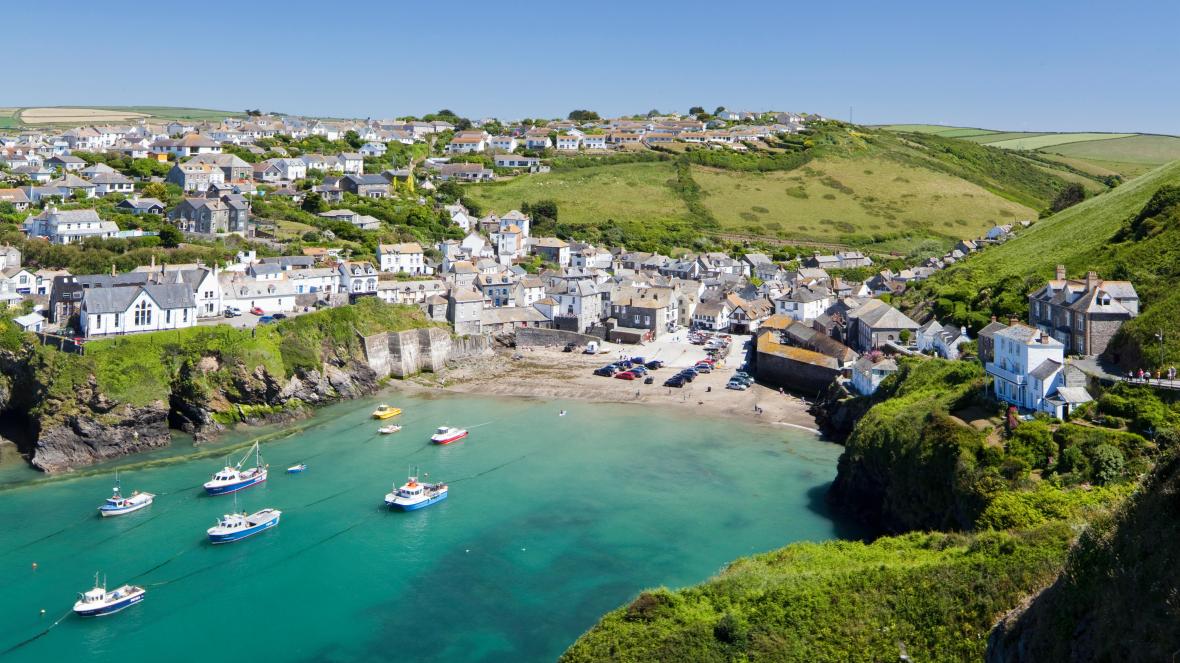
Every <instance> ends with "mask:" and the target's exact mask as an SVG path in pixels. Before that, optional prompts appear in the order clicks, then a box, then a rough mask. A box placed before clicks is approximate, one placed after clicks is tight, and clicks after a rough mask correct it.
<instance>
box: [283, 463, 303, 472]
mask: <svg viewBox="0 0 1180 663" xmlns="http://www.w3.org/2000/svg"><path fill="white" fill-rule="evenodd" d="M306 469H307V463H299V464H298V465H292V466H291V467H288V468H287V474H299V473H300V472H302V471H303V470H306Z"/></svg>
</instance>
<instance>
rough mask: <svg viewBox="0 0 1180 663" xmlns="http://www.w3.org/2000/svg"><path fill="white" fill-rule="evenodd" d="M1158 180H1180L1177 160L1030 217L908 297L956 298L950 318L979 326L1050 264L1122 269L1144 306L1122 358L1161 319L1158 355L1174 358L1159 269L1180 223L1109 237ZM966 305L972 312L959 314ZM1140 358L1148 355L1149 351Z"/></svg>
mask: <svg viewBox="0 0 1180 663" xmlns="http://www.w3.org/2000/svg"><path fill="white" fill-rule="evenodd" d="M1165 184H1180V161H1177V162H1173V163H1171V164H1167V165H1165V166H1161V167H1159V168H1156V169H1154V170H1152V171H1151V172H1149V173H1147V174H1145V175H1142V176H1140V177H1138V178H1136V179H1133V180H1131V181H1130V182H1128V183H1127V184H1124V185H1122V186H1120V187H1117V188H1115V189H1113V190H1111V191H1109V192H1108V193H1105V194H1103V195H1101V196H1097V197H1094V198H1090V199H1089V200H1086V201H1085V202H1083V203H1081V204H1079V205H1076V206H1074V207H1071V208H1069V209H1067V210H1065V211H1063V212H1061V213H1059V214H1056V215H1054V216H1052V217H1049V218H1047V219H1043V220H1041V221H1039V222H1037V223H1036V224H1034V225H1033V226H1032V227H1031V228H1028V229H1027V230H1026V231H1024V232H1023V233H1021V235H1020V236H1019V237H1018V238H1016V239H1015V240H1013V241H1010V242H1007V243H1005V244H1003V245H1000V246H997V247H993V248H989V249H988V250H986V251H983V252H981V253H979V254H977V255H975V256H972V257H971V258H970V259H969V260H966V261H964V262H962V263H960V264H958V265H955V266H953V267H951V268H949V269H947V270H945V271H943V272H941V273H939V274H937V275H935V276H934V277H933V278H931V279H930V280H929V281H928V282H927V283H925V284H923V285H922V286H920V287H919V288H917V289H916V290H915V292H914V293H912V294H910V295H909V297H910V300H909V301H910V303H911V304H914V303H916V302H915V300H914V299H913V298H914V297H925V298H927V299H934V298H942V299H945V300H948V301H953V302H957V303H958V304H957V305H956V308H957V309H958V308H959V305H960V304H961V305H963V306H965V307H966V309H967V310H966V311H960V312H959V313H958V314H956V319H958V320H959V321H961V322H967V323H969V324H971V325H972V326H974V327H976V328H978V327H979V326H981V323H982V322H984V321H985V320H986V319H987V316H988V315H989V314H991V313H995V314H997V315H1000V316H1006V315H1009V314H1015V315H1019V316H1020V317H1022V318H1023V317H1025V314H1026V308H1027V301H1026V299H1025V295H1026V294H1027V293H1028V292H1030V291H1031V290H1033V289H1035V288H1037V287H1039V286H1040V285H1041V284H1043V282H1044V280H1045V279H1047V278H1051V277H1052V275H1053V271H1054V266H1055V265H1057V264H1064V265H1065V266H1066V268H1067V270H1068V272H1069V274H1070V275H1071V276H1079V275H1084V274H1085V273H1086V272H1087V271H1089V270H1096V271H1098V272H1099V275H1100V276H1104V277H1108V278H1113V275H1114V274H1115V273H1116V272H1125V275H1126V276H1128V277H1129V278H1130V279H1131V280H1132V282H1133V283H1134V284H1135V287H1136V289H1137V290H1138V292H1139V294H1140V298H1141V299H1142V303H1143V309H1145V314H1144V315H1142V316H1140V317H1139V318H1138V319H1136V320H1134V321H1132V323H1130V324H1129V325H1127V330H1128V332H1132V333H1133V334H1134V336H1135V340H1134V343H1133V345H1132V346H1131V350H1132V352H1133V354H1132V355H1130V356H1129V357H1128V358H1129V359H1138V357H1139V356H1140V354H1141V349H1142V347H1143V346H1144V345H1147V344H1153V343H1154V341H1151V340H1150V337H1151V334H1152V333H1153V332H1152V330H1153V329H1154V328H1159V327H1163V328H1164V329H1166V330H1169V333H1168V334H1167V335H1166V336H1167V339H1168V341H1167V351H1166V356H1165V361H1166V362H1176V361H1180V338H1174V337H1175V336H1177V335H1176V334H1175V333H1173V332H1171V330H1175V329H1180V291H1176V289H1175V288H1174V282H1173V281H1172V280H1171V279H1170V278H1166V277H1164V276H1162V275H1163V274H1167V273H1171V270H1175V269H1176V268H1177V266H1178V265H1180V229H1176V228H1169V229H1167V230H1166V231H1165V232H1163V233H1161V234H1159V235H1157V236H1153V237H1150V238H1148V239H1146V240H1143V241H1139V242H1126V243H1119V244H1115V243H1113V242H1112V238H1113V237H1114V235H1115V234H1116V232H1118V231H1119V229H1120V228H1121V227H1122V226H1123V224H1124V223H1125V222H1126V221H1127V220H1128V219H1129V218H1130V217H1132V216H1134V215H1135V214H1137V213H1138V212H1139V210H1140V209H1141V208H1142V207H1143V206H1144V204H1145V203H1147V201H1148V200H1149V199H1150V198H1151V196H1152V195H1153V194H1154V193H1155V192H1156V190H1157V189H1159V187H1161V186H1163V185H1165ZM971 311H973V312H974V315H973V316H970V317H966V314H967V313H969V312H971ZM1153 352H1154V350H1153ZM1145 359H1146V360H1148V361H1149V362H1150V363H1154V361H1155V360H1154V359H1153V358H1152V355H1151V354H1148V355H1147V356H1146V358H1145Z"/></svg>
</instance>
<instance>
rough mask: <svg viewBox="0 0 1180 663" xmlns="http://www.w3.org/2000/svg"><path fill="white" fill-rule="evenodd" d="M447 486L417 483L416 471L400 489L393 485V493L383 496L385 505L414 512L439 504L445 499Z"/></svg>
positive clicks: (415, 470) (443, 484)
mask: <svg viewBox="0 0 1180 663" xmlns="http://www.w3.org/2000/svg"><path fill="white" fill-rule="evenodd" d="M447 491H448V488H447V484H445V483H427V482H425V481H418V470H417V468H415V469H414V471H413V472H411V473H410V478H409V479H408V480H407V481H406V483H405V484H403V485H402V486H401V487H400V488H398V487H397V484H394V489H393V492H391V493H389V494H387V495H386V496H385V505H386V506H390V507H393V508H395V509H400V510H402V511H414V510H416V509H422V508H425V507H428V506H430V505H431V504H434V503H435V502H441V501H443V500H445V499H446V498H447Z"/></svg>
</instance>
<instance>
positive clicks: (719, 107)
mask: <svg viewBox="0 0 1180 663" xmlns="http://www.w3.org/2000/svg"><path fill="white" fill-rule="evenodd" d="M724 112H725V106H718V107H717V110H715V111H713V114H714V115H720V114H722V113H724Z"/></svg>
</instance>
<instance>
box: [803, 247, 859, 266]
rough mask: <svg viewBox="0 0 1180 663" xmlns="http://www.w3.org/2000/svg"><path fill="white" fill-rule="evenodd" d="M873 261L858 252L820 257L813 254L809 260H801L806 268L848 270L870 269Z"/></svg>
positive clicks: (841, 252) (844, 252) (843, 252)
mask: <svg viewBox="0 0 1180 663" xmlns="http://www.w3.org/2000/svg"><path fill="white" fill-rule="evenodd" d="M872 264H873V260H872V259H871V258H869V257H868V256H866V255H865V254H863V253H861V252H860V251H840V252H838V253H836V254H834V255H826V256H825V255H820V254H819V252H818V251H817V252H815V253H813V254H812V255H811V257H810V258H805V259H804V260H803V265H804V266H806V267H815V268H818V269H849V268H851V267H870V266H872Z"/></svg>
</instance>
